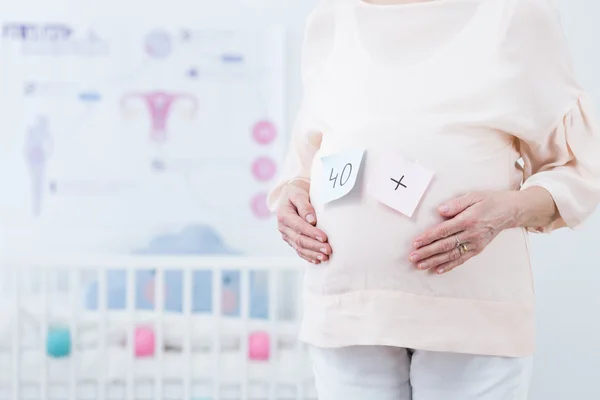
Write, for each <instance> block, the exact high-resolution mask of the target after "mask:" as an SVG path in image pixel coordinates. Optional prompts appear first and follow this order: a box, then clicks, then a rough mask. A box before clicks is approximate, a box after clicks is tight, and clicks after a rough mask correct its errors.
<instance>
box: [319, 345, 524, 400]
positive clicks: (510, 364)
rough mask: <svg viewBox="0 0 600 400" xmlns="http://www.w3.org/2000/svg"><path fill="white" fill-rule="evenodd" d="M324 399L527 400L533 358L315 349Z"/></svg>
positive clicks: (379, 348)
mask: <svg viewBox="0 0 600 400" xmlns="http://www.w3.org/2000/svg"><path fill="white" fill-rule="evenodd" d="M310 356H311V359H312V363H313V369H314V373H315V382H316V387H317V393H318V396H319V400H350V399H352V400H411V399H412V400H526V399H527V393H528V391H529V381H530V378H531V369H532V364H533V362H532V358H531V357H527V358H506V357H490V356H476V355H467V354H453V353H437V352H430V351H420V350H407V349H404V348H399V347H387V346H351V347H342V348H335V349H324V348H318V347H310Z"/></svg>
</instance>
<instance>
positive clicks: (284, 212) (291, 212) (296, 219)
mask: <svg viewBox="0 0 600 400" xmlns="http://www.w3.org/2000/svg"><path fill="white" fill-rule="evenodd" d="M277 219H278V222H279V227H280V229H279V230H280V231H281V227H283V226H287V227H289V228H292V229H293V230H294V232H296V233H298V234H301V235H304V236H308V237H311V238H313V239H316V240H318V241H319V242H321V243H325V242H327V235H326V234H325V232H323V231H322V230H320V229H318V228H315V227H314V226H312V225H311V224H309V223H308V222H306V221H305V220H304V219H302V218H301V217H300V216H299V215H298V213H297V211H296V210H295V209H293V206H291V205H290V206H288V207H282V208H281V209H280V210H279V213H278V216H277Z"/></svg>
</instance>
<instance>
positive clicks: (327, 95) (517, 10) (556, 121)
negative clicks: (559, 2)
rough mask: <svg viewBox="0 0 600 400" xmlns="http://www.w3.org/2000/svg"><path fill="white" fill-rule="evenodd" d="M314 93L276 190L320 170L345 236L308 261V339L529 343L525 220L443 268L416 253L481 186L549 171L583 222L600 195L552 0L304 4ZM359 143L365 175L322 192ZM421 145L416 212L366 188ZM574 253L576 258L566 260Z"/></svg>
mask: <svg viewBox="0 0 600 400" xmlns="http://www.w3.org/2000/svg"><path fill="white" fill-rule="evenodd" d="M303 83H304V91H305V93H304V101H303V105H302V108H301V110H300V112H299V116H298V119H297V123H296V126H295V129H294V132H293V136H292V140H291V147H290V150H289V154H288V156H287V161H286V167H285V169H284V171H283V173H282V175H281V180H280V182H279V183H278V184H277V186H276V187H275V188H274V189H273V191H272V192H271V194H270V197H269V206H270V208H271V209H272V210H275V209H276V208H277V204H278V203H279V200H280V197H281V194H282V189H283V188H284V187H285V185H286V184H287V183H288V182H290V181H293V180H296V179H302V180H306V181H307V182H310V184H311V185H310V187H311V199H312V201H313V205H314V207H315V209H316V212H317V218H318V226H319V228H321V229H323V230H324V231H325V232H326V233H327V234H328V236H329V238H330V243H331V246H332V248H333V250H334V254H333V255H332V257H331V259H330V261H329V262H326V263H323V264H321V265H317V266H315V265H307V270H306V276H305V283H304V319H303V323H302V328H301V339H302V340H304V341H306V342H308V343H311V344H314V345H317V346H324V347H339V346H346V345H376V344H377V345H391V346H400V347H408V348H417V349H422V350H430V351H447V352H460V353H472V354H487V355H501V356H511V357H520V356H527V355H530V354H532V352H533V348H534V290H533V282H532V277H531V271H530V262H529V250H528V239H527V235H528V233H527V232H526V230H525V229H521V228H517V229H511V230H506V231H504V232H502V233H501V234H500V235H499V236H498V237H497V238H496V239H495V240H494V241H493V242H492V243H491V244H490V245H489V246H488V247H487V248H486V249H485V250H484V251H483V252H482V253H481V254H479V255H478V256H476V257H474V258H472V259H470V260H469V261H467V262H466V263H465V264H464V265H462V266H460V267H459V268H457V269H455V270H454V271H452V272H451V273H448V274H445V275H442V276H438V275H434V274H432V273H428V272H422V271H419V270H417V269H416V268H415V267H414V266H413V265H411V263H410V262H409V261H408V255H409V253H410V251H411V249H412V247H411V244H412V240H413V239H414V238H415V237H416V236H417V235H418V234H420V233H422V232H423V231H424V230H425V229H427V228H429V227H432V226H434V225H436V224H438V223H440V222H441V221H442V219H441V217H440V216H439V214H438V213H437V211H436V210H437V207H438V206H440V205H441V204H442V203H443V202H444V201H446V200H449V199H451V198H453V197H455V196H458V195H461V194H464V193H467V192H471V191H479V190H519V189H520V188H521V189H522V188H526V187H530V186H542V187H544V188H546V189H547V190H548V191H549V192H550V193H551V194H552V196H553V198H554V200H555V202H556V204H557V207H558V209H559V211H560V218H558V219H557V220H556V221H554V222H553V223H552V224H551V225H549V226H540V227H539V228H538V229H536V230H537V231H544V232H550V231H551V230H553V229H556V228H559V227H564V226H568V227H571V228H574V227H577V226H579V225H580V224H581V223H582V222H583V221H584V220H585V219H586V218H587V217H588V216H589V215H590V214H591V213H592V212H593V211H594V209H595V207H596V204H597V203H598V201H599V199H600V136H599V131H598V127H597V125H596V122H595V120H594V118H593V116H592V107H591V106H590V104H589V100H588V98H587V97H586V95H585V93H584V91H583V90H582V89H581V88H580V87H579V85H578V84H577V81H576V79H575V77H574V74H573V68H572V66H571V61H570V56H569V52H568V50H567V46H566V43H565V38H564V37H563V32H562V28H561V24H560V21H559V17H558V15H557V11H556V10H555V8H554V6H553V5H552V4H551V1H550V0H439V1H432V2H420V3H413V4H404V5H395V6H375V5H371V4H367V3H364V2H362V1H360V0H325V1H322V2H321V4H320V5H319V6H318V7H317V8H316V9H315V11H314V12H313V13H312V15H311V16H310V18H309V20H308V25H307V29H306V36H305V43H304V56H303ZM355 148H362V149H365V151H366V153H365V154H366V158H365V160H364V162H363V165H362V167H361V168H362V171H361V174H362V176H363V178H362V179H361V180H359V181H358V182H357V183H356V187H355V188H354V189H353V191H352V193H351V194H350V195H348V196H346V197H345V198H343V199H341V200H339V201H333V202H331V203H328V204H323V203H322V202H320V201H319V198H320V194H321V192H322V187H323V182H322V180H323V178H322V176H323V173H322V162H321V158H322V157H323V156H326V155H332V154H338V153H340V152H344V151H346V150H350V149H355ZM390 152H391V153H392V154H395V155H397V156H398V157H403V158H404V159H409V160H418V163H419V164H421V165H424V166H426V167H427V168H428V169H430V170H432V171H433V172H434V179H433V181H432V182H431V184H430V185H429V188H428V190H427V192H426V193H425V195H424V196H423V197H422V199H421V201H420V203H419V206H418V208H417V209H416V211H415V213H414V214H413V215H412V217H410V218H409V217H407V216H405V215H403V214H402V213H399V212H397V211H396V210H393V209H391V208H389V207H386V206H384V205H383V204H382V203H381V202H380V201H378V200H377V199H376V198H374V197H373V196H370V195H369V193H368V192H367V190H366V186H367V185H368V182H369V181H370V180H371V179H373V178H372V176H373V175H372V174H373V165H375V163H376V161H377V160H378V159H379V158H380V157H382V156H383V155H384V154H389V153H390ZM565 267H566V266H565Z"/></svg>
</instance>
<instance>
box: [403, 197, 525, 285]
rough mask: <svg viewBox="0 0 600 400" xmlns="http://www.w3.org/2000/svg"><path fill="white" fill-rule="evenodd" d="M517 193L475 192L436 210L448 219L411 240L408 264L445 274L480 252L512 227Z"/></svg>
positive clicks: (516, 209) (516, 214)
mask: <svg viewBox="0 0 600 400" xmlns="http://www.w3.org/2000/svg"><path fill="white" fill-rule="evenodd" d="M518 195H519V192H518V191H501V192H492V191H487V192H478V193H471V194H467V195H465V196H461V197H458V198H455V199H453V200H451V201H449V202H447V203H446V204H444V205H442V206H441V207H440V208H439V210H438V211H439V213H440V214H441V215H442V216H443V217H446V218H448V219H447V220H446V221H444V222H442V223H441V224H439V225H437V226H435V227H433V228H431V229H429V230H427V231H426V232H424V233H423V234H421V235H420V236H419V237H417V238H416V239H415V242H414V248H415V250H414V251H413V252H412V253H411V254H410V261H411V262H412V263H413V264H415V265H416V266H417V268H419V269H422V270H432V271H435V272H436V273H437V274H444V273H447V272H449V271H451V270H453V269H454V268H456V267H458V266H459V265H462V264H463V263H465V262H466V261H467V260H469V259H470V258H472V257H474V256H476V255H477V254H479V253H481V252H482V251H483V249H485V248H486V246H487V245H488V244H490V242H491V241H492V240H494V238H495V237H496V236H497V235H498V234H499V233H500V232H502V231H503V230H504V229H507V228H511V227H514V226H516V221H517V217H518V211H519V207H518Z"/></svg>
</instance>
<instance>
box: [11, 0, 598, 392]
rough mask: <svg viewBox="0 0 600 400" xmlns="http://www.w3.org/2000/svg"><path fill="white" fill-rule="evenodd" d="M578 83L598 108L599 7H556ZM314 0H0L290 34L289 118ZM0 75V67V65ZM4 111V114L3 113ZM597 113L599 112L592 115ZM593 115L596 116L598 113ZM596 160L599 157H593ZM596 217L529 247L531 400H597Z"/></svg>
mask: <svg viewBox="0 0 600 400" xmlns="http://www.w3.org/2000/svg"><path fill="white" fill-rule="evenodd" d="M556 1H557V2H558V4H559V6H560V8H561V10H562V13H563V22H564V26H565V31H566V33H567V36H568V38H569V40H570V42H571V48H572V52H573V55H574V58H575V64H576V68H577V72H578V75H579V78H580V80H581V82H582V84H583V86H585V87H586V88H587V89H588V90H589V92H590V93H591V95H592V97H593V98H594V99H595V100H596V102H597V104H599V105H600V76H598V74H597V72H596V71H600V55H599V53H600V47H599V46H598V44H597V42H596V40H595V38H600V25H596V24H595V22H596V21H595V20H596V18H598V17H600V3H599V2H597V1H595V0H556ZM315 3H316V0H212V1H207V0H168V1H167V0H153V1H148V0H120V1H118V0H102V1H90V0H72V1H67V0H37V1H36V0H2V1H1V2H0V16H1V18H2V19H3V20H11V19H12V20H14V19H21V20H27V21H32V20H45V21H48V20H60V19H62V18H78V19H80V20H90V21H93V20H105V19H107V18H109V19H110V18H115V19H118V20H129V19H132V18H144V19H155V20H156V21H157V22H159V23H160V22H161V21H164V22H171V21H173V22H179V23H181V24H206V25H209V26H212V25H219V24H222V23H223V24H227V25H241V26H248V25H251V26H255V25H261V24H269V25H271V24H274V25H284V26H286V27H288V28H289V29H290V52H289V68H288V73H289V76H290V83H289V103H288V109H289V110H290V113H293V110H295V109H296V107H297V106H298V102H299V98H300V94H301V89H300V87H299V84H298V79H297V77H298V60H299V43H300V38H301V31H302V25H303V21H304V18H305V16H306V15H307V13H308V12H309V11H310V9H311V8H312V6H313V5H314V4H315ZM0 68H1V66H0ZM5 111H6V110H5ZM598 111H600V108H599V109H598ZM599 115H600V113H599ZM598 156H599V157H600V155H598ZM598 233H600V216H599V215H596V216H595V217H594V218H593V219H592V220H591V221H590V222H589V224H588V225H587V226H586V227H585V229H583V230H582V231H579V232H566V231H565V232H557V233H554V234H552V235H550V236H536V237H534V238H533V240H532V248H533V249H532V250H533V262H534V267H535V276H536V288H537V294H538V351H537V361H536V368H535V376H534V382H533V388H532V393H531V399H532V400H571V399H581V400H593V399H600V385H599V384H598V379H599V378H600V292H599V291H598V290H599V289H600V261H599V260H598V258H599V252H598V251H596V250H597V249H598V248H599V247H600V240H598V242H596V239H595V238H596V237H597V235H598Z"/></svg>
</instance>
